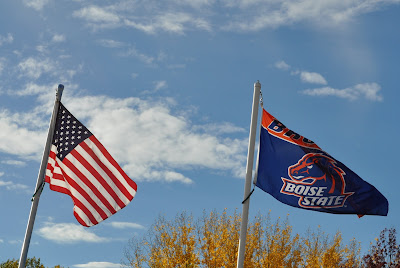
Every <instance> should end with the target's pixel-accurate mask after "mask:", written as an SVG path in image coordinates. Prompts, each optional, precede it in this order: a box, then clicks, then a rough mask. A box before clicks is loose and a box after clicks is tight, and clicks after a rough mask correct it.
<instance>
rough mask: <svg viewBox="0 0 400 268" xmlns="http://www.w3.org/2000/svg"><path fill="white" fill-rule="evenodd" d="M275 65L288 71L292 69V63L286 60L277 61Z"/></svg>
mask: <svg viewBox="0 0 400 268" xmlns="http://www.w3.org/2000/svg"><path fill="white" fill-rule="evenodd" d="M275 67H276V68H278V69H280V70H284V71H287V70H289V69H290V65H289V64H287V63H286V62H284V61H283V60H281V61H278V62H276V63H275Z"/></svg>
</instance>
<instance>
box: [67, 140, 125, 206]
mask: <svg viewBox="0 0 400 268" xmlns="http://www.w3.org/2000/svg"><path fill="white" fill-rule="evenodd" d="M78 148H79V146H77V147H76V148H75V150H74V151H72V152H71V153H70V154H69V155H68V156H67V157H66V158H64V161H65V159H68V160H69V161H70V162H69V163H66V166H67V167H69V168H70V169H71V170H73V172H74V173H75V174H74V175H75V176H76V177H77V178H78V179H80V180H81V183H83V184H84V185H85V186H86V191H87V192H89V191H90V192H91V193H93V194H94V195H95V196H96V197H97V198H99V200H100V201H101V202H102V204H104V205H105V206H106V207H107V210H109V211H110V212H111V213H113V214H114V213H115V212H117V211H118V210H119V209H121V208H120V207H119V206H118V202H119V198H118V196H116V195H115V194H114V195H112V194H111V193H110V191H109V189H107V188H110V186H109V185H108V184H107V183H105V182H104V179H103V178H102V177H101V176H100V174H98V173H97V171H96V170H95V169H94V168H93V166H92V165H91V164H92V162H88V161H86V159H85V158H83V157H82V155H80V154H79V153H78V150H79V149H78ZM111 204H112V205H111ZM114 205H115V207H113V206H114Z"/></svg>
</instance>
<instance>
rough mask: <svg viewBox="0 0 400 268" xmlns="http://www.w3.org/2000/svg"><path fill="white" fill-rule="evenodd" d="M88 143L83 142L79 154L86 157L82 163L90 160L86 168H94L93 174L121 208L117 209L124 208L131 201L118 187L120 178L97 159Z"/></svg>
mask: <svg viewBox="0 0 400 268" xmlns="http://www.w3.org/2000/svg"><path fill="white" fill-rule="evenodd" d="M86 142H87V141H86ZM86 142H82V143H81V145H82V147H81V148H80V149H79V152H80V153H81V154H82V156H84V158H83V159H82V160H81V161H86V160H85V159H90V164H89V163H87V164H85V166H87V165H90V167H93V170H92V174H93V175H94V176H95V177H96V179H97V180H98V182H100V183H101V185H102V186H103V187H104V189H105V190H106V191H107V194H109V195H110V196H112V198H113V199H114V200H115V202H116V203H117V204H118V206H119V207H118V208H116V209H117V210H118V209H120V208H123V207H124V206H126V204H128V203H129V202H130V200H129V199H127V198H126V197H125V196H124V195H123V193H122V192H121V191H120V187H121V185H117V184H119V180H118V178H117V177H116V176H114V174H113V173H112V172H111V171H110V170H108V169H107V167H106V166H105V165H104V164H103V163H102V162H99V158H98V157H97V155H96V154H95V152H94V151H92V150H91V149H90V148H89V146H87V144H86ZM121 199H122V200H123V201H122V200H121Z"/></svg>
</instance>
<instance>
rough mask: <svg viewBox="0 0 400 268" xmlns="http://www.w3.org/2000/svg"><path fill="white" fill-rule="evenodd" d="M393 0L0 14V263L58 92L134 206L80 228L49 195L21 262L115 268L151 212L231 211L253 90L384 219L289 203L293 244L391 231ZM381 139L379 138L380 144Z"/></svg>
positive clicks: (5, 9) (395, 110)
mask: <svg viewBox="0 0 400 268" xmlns="http://www.w3.org/2000/svg"><path fill="white" fill-rule="evenodd" d="M399 4H400V1H397V0H364V1H363V0H347V1H342V0H330V1H319V0H302V1H292V0H286V1H284V0H220V1H216V0H166V1H154V0H146V1H142V0H136V1H135V0H130V1H128V0H117V1H87V0H74V1H55V0H17V1H1V2H0V10H1V16H0V51H1V53H0V211H1V214H2V220H1V221H0V227H1V228H0V229H1V230H2V231H1V232H0V262H3V261H5V260H7V259H11V258H15V259H18V258H19V255H20V250H21V244H22V240H23V238H24V234H25V228H26V224H27V221H28V214H29V210H30V199H31V196H32V194H33V192H34V188H35V184H36V178H37V173H38V170H39V165H40V159H41V155H42V152H43V147H44V144H45V139H46V135H47V129H48V124H49V119H50V114H51V110H52V107H53V103H54V98H55V89H56V88H57V85H58V84H59V83H62V84H64V85H65V90H64V94H63V97H62V101H63V104H64V105H65V106H66V107H67V108H68V109H69V110H70V111H71V113H72V114H73V115H74V116H75V117H77V118H78V119H79V120H80V121H82V122H83V123H84V124H85V126H86V127H88V129H90V130H91V132H92V133H94V135H95V136H96V137H97V138H98V139H99V140H100V141H101V142H102V143H103V145H104V146H105V147H106V148H107V149H108V151H109V152H110V153H111V154H112V155H113V156H114V158H115V159H116V160H117V161H118V162H119V163H120V165H121V166H122V167H123V169H124V170H125V171H126V172H127V173H128V175H129V176H130V177H131V178H132V179H133V180H135V182H136V183H137V184H138V192H137V195H136V197H135V198H134V200H133V201H132V203H131V204H129V205H128V206H127V207H126V208H124V209H123V210H121V211H120V212H119V213H117V214H116V215H113V216H112V217H111V218H109V219H108V220H106V221H105V222H104V223H101V224H99V225H97V226H94V227H91V228H89V229H88V228H83V227H81V226H79V225H78V223H77V222H76V220H75V218H74V217H73V213H72V201H71V199H70V198H69V197H68V196H65V195H62V194H59V193H56V192H52V191H51V190H49V188H48V186H46V187H45V190H44V191H43V194H42V196H41V200H40V204H39V209H38V214H37V218H36V222H35V226H34V232H33V236H32V241H31V246H30V250H29V256H30V257H33V256H36V257H40V258H41V260H42V262H43V263H44V264H45V265H46V266H54V265H56V264H61V265H64V266H69V267H85V268H86V267H119V263H120V261H121V259H123V250H124V247H125V246H126V245H127V242H128V240H129V239H130V238H131V237H133V236H139V237H140V236H141V235H143V234H144V233H145V232H146V230H147V229H148V228H149V227H150V226H151V224H152V223H153V221H154V220H155V219H156V218H157V216H158V215H160V214H163V215H165V216H166V217H167V218H173V217H174V216H175V215H176V214H177V213H179V212H182V211H187V212H190V213H193V215H194V216H195V217H197V216H200V215H202V213H203V211H206V212H209V211H211V210H213V209H216V210H217V211H222V210H223V209H224V208H227V209H228V211H230V212H233V211H235V209H238V210H239V211H241V201H242V199H243V185H244V173H245V166H246V156H247V146H248V132H249V124H250V113H251V103H252V92H253V84H254V82H256V81H257V80H259V81H260V83H261V85H262V93H263V98H264V105H265V108H266V109H267V110H268V111H269V112H270V113H271V114H273V115H274V116H275V117H277V118H278V119H279V120H280V121H282V122H283V123H284V124H285V125H286V126H288V127H290V128H291V129H293V130H294V131H296V132H298V133H300V134H302V135H304V136H305V137H307V138H309V139H311V140H313V141H314V142H316V143H317V144H318V145H319V146H320V147H321V148H323V149H324V150H326V151H327V152H328V153H330V154H331V155H332V156H334V157H336V158H337V159H338V160H340V161H341V162H343V163H345V164H346V165H347V166H348V167H349V168H351V169H352V170H353V171H355V172H356V173H357V174H359V175H360V176H361V177H362V178H363V179H364V180H366V181H368V182H370V183H371V184H373V185H374V186H375V187H376V188H377V189H378V190H380V191H381V192H382V193H383V194H384V195H385V196H386V197H387V198H388V200H389V207H390V208H389V215H388V216H387V217H373V216H365V217H363V218H361V219H358V218H357V216H340V215H330V214H323V213H316V212H311V211H304V210H299V209H295V208H291V207H288V206H285V205H283V204H281V203H279V202H278V201H276V200H275V199H273V198H272V197H271V196H269V195H267V194H266V193H264V192H262V191H261V190H259V189H256V191H255V192H254V194H253V196H252V198H251V205H250V217H252V216H254V215H255V214H257V213H258V212H261V213H263V214H265V215H266V214H267V213H268V211H271V216H272V218H273V219H275V218H278V217H283V218H284V217H286V215H287V214H289V216H288V217H289V221H290V223H291V224H292V225H293V227H294V231H295V232H297V233H300V234H303V233H305V232H306V230H307V229H308V228H316V226H318V225H320V226H321V227H322V229H323V230H324V231H325V232H327V233H329V234H334V233H336V231H338V230H340V231H341V232H342V233H343V237H344V240H345V242H347V241H350V239H352V238H353V237H355V238H356V239H357V240H358V241H360V242H361V245H362V252H364V253H365V252H366V251H367V250H368V248H369V243H370V241H373V239H374V238H375V237H377V236H378V235H379V232H380V231H381V230H382V229H383V228H384V227H397V228H399V227H400V226H399V225H398V223H399V222H400V216H399V215H400V209H399V208H398V207H396V204H398V203H399V202H400V195H399V194H398V193H397V189H399V188H400V183H399V181H398V179H397V178H396V177H397V168H396V167H397V163H396V162H395V161H397V160H398V154H397V153H396V152H397V151H398V150H399V149H400V148H399V145H398V143H397V138H396V137H397V133H398V132H400V127H399V124H398V116H399V115H400V108H399V105H398V103H397V101H398V100H399V96H400V95H399V89H398V84H399V82H398V77H399V71H398V62H399V60H400V53H399V52H398V47H399V44H400V34H399V32H398V29H397V27H395V25H398V24H399V16H398V14H399V12H400V5H399ZM387 135H389V136H387Z"/></svg>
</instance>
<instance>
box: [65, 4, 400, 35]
mask: <svg viewBox="0 0 400 268" xmlns="http://www.w3.org/2000/svg"><path fill="white" fill-rule="evenodd" d="M82 3H83V5H86V2H82ZM398 3H399V0H381V1H378V0H373V1H359V0H347V1H341V0H329V1H320V0H303V1H297V0H273V1H264V0H222V1H215V0H170V1H157V0H148V1H113V3H112V4H111V5H105V6H100V5H89V6H84V7H82V8H81V9H79V10H76V11H75V12H74V13H73V16H74V17H76V18H79V19H82V20H84V21H86V23H87V25H88V26H89V27H91V28H92V29H93V30H98V29H107V28H116V27H131V28H133V29H136V30H139V31H143V32H145V33H147V34H157V33H159V32H169V33H172V34H185V33H186V32H188V31H192V30H201V31H209V32H212V31H214V30H216V29H217V30H220V29H222V30H226V31H239V32H247V31H261V30H263V29H267V28H277V27H282V26H287V25H292V24H295V23H297V24H298V23H312V24H314V25H316V26H317V27H321V26H322V27H335V26H338V25H341V24H343V23H347V22H349V21H351V20H352V19H354V18H356V17H357V16H360V15H362V14H365V13H370V12H374V11H376V10H379V9H381V8H382V7H386V6H388V5H394V4H398ZM220 9H223V10H224V12H218V10H220ZM213 28H214V29H213Z"/></svg>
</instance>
